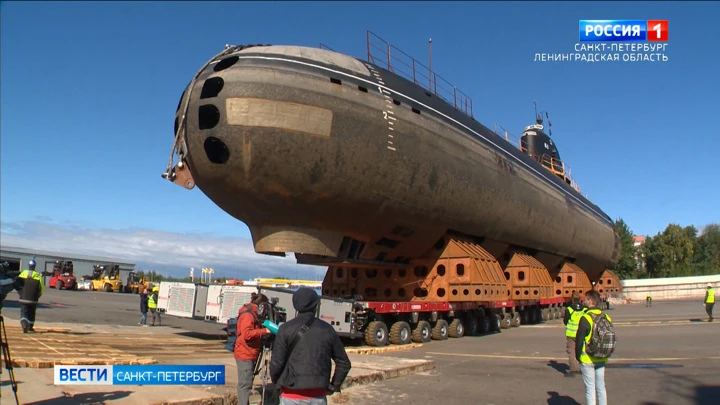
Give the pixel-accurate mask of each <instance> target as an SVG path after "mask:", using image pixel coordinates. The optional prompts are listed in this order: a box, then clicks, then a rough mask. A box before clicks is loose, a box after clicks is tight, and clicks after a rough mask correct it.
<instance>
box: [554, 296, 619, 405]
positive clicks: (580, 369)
mask: <svg viewBox="0 0 720 405" xmlns="http://www.w3.org/2000/svg"><path fill="white" fill-rule="evenodd" d="M601 302H602V299H601V298H600V294H599V293H598V292H597V291H595V290H590V291H588V292H587V293H585V299H584V300H583V301H582V302H581V301H580V294H578V293H577V292H574V293H573V295H572V302H571V304H570V305H569V306H568V307H567V308H566V309H565V316H564V317H563V322H564V323H565V337H566V338H565V340H566V348H567V353H568V363H569V366H570V369H569V370H568V372H567V373H566V374H565V376H566V377H574V376H575V375H577V374H581V375H582V379H583V383H584V384H585V401H586V404H588V405H595V404H598V405H607V392H606V389H605V365H606V364H607V362H608V359H607V358H606V357H604V358H598V357H593V356H591V355H589V354H587V352H586V351H585V345H586V344H587V343H589V342H590V338H591V336H592V332H593V326H594V324H595V319H597V317H598V316H601V315H603V312H602V311H601V310H600V308H599V306H600V303H601ZM605 316H607V314H605ZM607 318H608V320H609V321H612V319H610V317H609V316H607Z"/></svg>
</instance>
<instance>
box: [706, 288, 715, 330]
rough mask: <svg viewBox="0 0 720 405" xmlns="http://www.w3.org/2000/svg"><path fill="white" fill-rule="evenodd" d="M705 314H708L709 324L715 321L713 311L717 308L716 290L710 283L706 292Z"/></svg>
mask: <svg viewBox="0 0 720 405" xmlns="http://www.w3.org/2000/svg"><path fill="white" fill-rule="evenodd" d="M704 303H705V312H707V314H708V322H712V321H713V316H712V311H713V307H714V306H715V290H714V289H713V286H712V284H710V283H708V285H707V291H705V301H704Z"/></svg>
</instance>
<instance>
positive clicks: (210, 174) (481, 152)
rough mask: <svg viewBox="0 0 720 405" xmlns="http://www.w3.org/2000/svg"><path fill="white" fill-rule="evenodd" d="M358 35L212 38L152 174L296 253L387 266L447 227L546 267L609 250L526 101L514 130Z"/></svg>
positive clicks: (270, 246)
mask: <svg viewBox="0 0 720 405" xmlns="http://www.w3.org/2000/svg"><path fill="white" fill-rule="evenodd" d="M370 34H371V33H370V32H369V31H368V38H369V37H370ZM373 35H374V34H373ZM378 38H379V37H378ZM375 48H382V47H373V49H375ZM373 49H371V46H370V42H368V60H363V59H359V58H356V57H353V56H350V55H346V54H343V53H339V52H335V51H332V50H329V49H324V48H322V47H318V48H314V47H304V46H292V45H262V44H259V45H237V46H229V45H228V46H226V48H225V49H224V50H222V51H221V52H220V53H219V54H217V55H215V56H214V57H212V58H211V59H210V60H209V61H208V62H207V63H206V64H205V65H204V66H203V67H202V68H201V69H200V70H199V71H197V73H196V75H195V76H194V77H193V78H192V80H191V81H190V83H189V84H188V85H187V86H186V88H185V90H184V91H183V93H182V95H181V97H180V101H179V103H178V106H177V109H176V114H175V123H174V134H175V138H174V141H173V147H172V151H171V154H170V158H169V161H168V165H167V168H166V170H165V172H164V173H163V177H164V178H165V179H167V180H170V181H172V182H174V183H176V184H178V185H180V186H182V187H185V188H187V189H192V188H194V187H195V186H197V187H198V188H199V189H200V190H201V191H202V192H203V193H204V194H205V195H206V196H207V197H208V198H209V199H210V200H212V201H213V202H214V203H215V204H216V205H217V206H218V207H220V208H221V209H222V210H224V211H225V212H227V213H228V214H229V215H231V216H232V217H234V218H236V219H237V220H240V221H242V222H243V223H245V224H246V225H247V226H248V228H249V230H250V233H251V237H252V241H253V245H254V249H255V251H256V253H261V254H268V255H281V256H284V255H285V254H287V253H294V254H295V257H296V259H297V262H298V263H301V264H313V265H326V266H331V265H338V264H345V265H347V264H352V265H353V266H357V267H363V266H365V267H374V268H381V267H387V268H397V267H402V266H406V265H408V263H410V261H412V260H413V259H417V258H422V257H423V256H424V255H427V254H428V251H429V250H431V249H432V248H433V246H437V245H438V243H441V242H442V241H443V240H444V238H445V239H446V238H447V237H448V236H449V235H454V234H457V235H464V236H466V237H471V238H474V240H476V241H477V243H478V244H479V245H480V246H482V247H483V248H484V249H486V250H487V251H488V252H490V253H492V254H493V255H494V256H495V257H500V256H502V255H503V254H506V252H507V251H508V250H509V249H514V250H521V251H523V252H526V253H527V254H529V255H532V256H533V257H534V258H536V259H537V260H538V261H540V262H541V263H542V264H543V265H544V266H545V267H546V268H547V269H548V271H549V272H550V274H551V276H553V277H554V275H556V274H557V273H558V272H559V271H560V269H561V268H562V266H563V264H564V263H567V262H570V263H573V264H574V265H576V266H578V267H580V268H581V269H582V270H583V271H585V273H586V274H587V275H588V277H589V278H590V280H592V281H595V280H597V279H599V278H600V276H601V274H602V273H603V272H604V271H605V270H606V269H607V268H609V267H612V265H614V264H615V263H617V261H618V259H619V253H620V240H619V237H618V235H617V233H616V231H615V229H614V223H613V221H612V219H611V218H610V217H609V216H608V215H607V214H606V213H604V212H603V211H602V210H601V209H600V208H599V207H598V206H597V205H595V204H594V203H593V202H591V201H590V200H589V199H588V198H587V197H585V196H584V195H583V194H582V193H580V192H579V189H578V187H577V185H576V184H574V183H573V182H572V181H571V180H570V179H569V177H568V176H567V175H566V173H565V172H564V164H563V163H562V160H561V159H560V155H559V152H558V149H557V146H556V145H555V144H554V142H553V141H552V139H551V137H550V136H548V135H547V134H546V133H545V126H544V125H543V120H542V115H536V122H535V124H532V125H530V126H527V127H526V128H524V130H523V133H522V136H521V139H520V144H519V145H514V144H513V143H511V142H509V141H507V140H506V139H505V138H504V137H502V136H501V135H499V134H498V133H496V132H495V131H493V130H492V129H490V128H488V127H487V126H485V125H483V124H482V123H480V122H478V121H477V120H476V119H475V118H474V116H473V114H472V102H471V100H470V99H469V98H468V97H466V96H464V95H463V94H462V93H461V92H460V91H459V90H457V89H456V88H455V87H454V86H449V85H448V84H446V83H447V82H446V81H444V79H442V78H441V77H439V76H437V74H436V73H435V72H431V71H430V70H429V69H427V70H423V71H421V69H420V68H419V67H418V66H423V65H421V64H420V63H419V62H417V61H415V60H414V59H413V60H412V65H413V67H412V69H410V68H408V67H406V66H405V70H404V73H403V71H401V69H400V68H398V67H397V66H395V65H393V63H394V62H397V61H395V60H394V59H393V56H391V55H390V52H389V51H388V52H387V54H383V55H381V56H379V57H376V56H375V55H374V54H373ZM387 49H388V50H390V49H391V48H390V46H389V45H388V46H387ZM376 50H377V49H376ZM395 54H397V52H395ZM403 66H404V65H403ZM410 72H411V73H410ZM425 76H427V78H423V77H425ZM443 86H444V88H445V92H442V91H440V90H438V87H440V88H443ZM448 89H449V91H448ZM545 115H546V116H547V113H546V114H545ZM176 159H177V163H175V161H176Z"/></svg>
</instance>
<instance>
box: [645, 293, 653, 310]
mask: <svg viewBox="0 0 720 405" xmlns="http://www.w3.org/2000/svg"><path fill="white" fill-rule="evenodd" d="M645 306H646V307H651V306H652V296H650V293H648V295H647V298H646V299H645Z"/></svg>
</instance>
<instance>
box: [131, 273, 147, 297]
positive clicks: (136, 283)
mask: <svg viewBox="0 0 720 405" xmlns="http://www.w3.org/2000/svg"><path fill="white" fill-rule="evenodd" d="M150 284H151V283H150V278H149V277H148V276H142V277H138V275H137V273H136V272H134V271H131V272H130V274H128V278H127V282H126V283H125V292H126V293H130V292H131V293H133V294H138V293H140V294H141V293H142V292H143V291H145V290H146V289H148V288H150Z"/></svg>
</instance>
